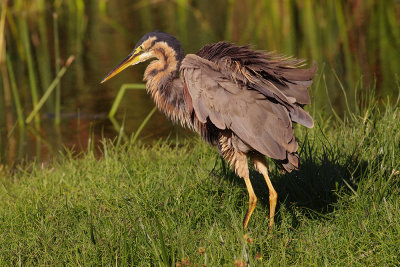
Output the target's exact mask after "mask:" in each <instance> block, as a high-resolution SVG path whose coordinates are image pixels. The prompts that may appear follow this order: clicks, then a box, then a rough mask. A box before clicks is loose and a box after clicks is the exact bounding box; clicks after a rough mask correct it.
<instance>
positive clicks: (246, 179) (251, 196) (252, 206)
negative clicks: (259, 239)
mask: <svg viewBox="0 0 400 267" xmlns="http://www.w3.org/2000/svg"><path fill="white" fill-rule="evenodd" d="M243 178H244V182H245V183H246V187H247V192H249V208H248V209H247V212H246V216H245V217H244V219H243V229H246V227H247V224H248V223H249V220H250V217H251V214H252V213H253V211H254V209H255V208H256V204H257V197H256V194H254V190H253V187H252V186H251V182H250V178H249V174H247V176H245V177H243Z"/></svg>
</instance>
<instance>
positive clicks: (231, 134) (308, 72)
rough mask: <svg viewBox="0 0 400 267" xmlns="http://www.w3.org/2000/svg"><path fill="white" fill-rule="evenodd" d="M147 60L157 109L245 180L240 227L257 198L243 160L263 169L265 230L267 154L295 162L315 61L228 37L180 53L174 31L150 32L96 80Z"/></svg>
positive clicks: (307, 121)
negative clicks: (194, 135) (244, 206)
mask: <svg viewBox="0 0 400 267" xmlns="http://www.w3.org/2000/svg"><path fill="white" fill-rule="evenodd" d="M150 59H152V61H151V62H150V64H148V66H147V67H146V70H145V72H144V78H143V80H144V81H145V82H146V88H147V92H148V93H149V94H150V95H151V97H152V98H153V100H154V102H155V104H156V106H157V107H158V109H159V110H160V111H161V112H163V113H165V115H166V116H167V117H168V118H169V119H170V120H172V121H173V122H175V123H180V124H182V125H183V126H185V127H188V128H190V129H192V130H194V131H195V132H198V133H199V134H200V136H201V138H202V139H203V140H205V141H206V142H207V143H210V144H211V145H214V146H216V147H217V148H218V151H219V153H220V155H221V156H222V158H223V159H224V160H225V161H226V162H227V163H228V164H229V165H230V166H231V168H232V169H233V170H234V171H235V173H236V174H237V175H238V176H239V177H241V178H243V179H244V182H245V185H246V188H247V191H248V196H249V206H248V209H247V211H246V215H245V217H244V219H243V229H246V228H247V225H248V223H249V220H250V217H251V215H252V214H253V211H254V209H255V207H256V203H257V196H256V195H255V193H254V189H253V186H252V184H251V181H250V174H249V166H248V164H249V162H248V160H250V162H251V163H252V164H253V165H254V168H255V170H256V171H257V172H259V173H261V174H262V175H263V177H264V179H265V182H266V185H267V187H268V192H269V225H268V230H270V229H271V228H272V227H273V225H274V217H275V209H276V204H277V198H278V194H277V192H276V191H275V189H274V187H273V185H272V182H271V179H270V178H269V175H268V168H267V161H266V157H269V158H271V159H273V160H275V161H276V162H277V163H278V166H280V168H281V170H282V171H287V172H291V171H292V170H297V169H298V168H299V155H298V153H297V150H298V142H297V140H296V138H295V136H294V129H293V125H294V123H298V124H301V125H303V126H305V127H308V128H312V127H313V126H314V121H313V119H312V117H311V115H310V114H309V113H308V112H307V111H305V110H304V109H303V108H304V106H305V105H306V104H310V102H311V99H310V95H309V92H308V88H309V87H310V86H311V85H312V80H313V78H314V76H315V74H316V70H317V64H316V63H314V64H313V66H311V67H309V68H304V66H305V60H301V59H296V58H293V57H286V56H282V55H280V54H277V53H275V52H265V51H261V50H254V49H252V48H251V47H250V46H249V45H247V46H237V45H235V44H233V43H230V42H226V41H220V42H217V43H213V44H208V45H205V46H204V47H203V48H201V49H200V50H199V51H198V52H197V53H196V54H187V55H185V53H184V50H183V48H182V45H181V43H180V42H179V41H178V40H177V39H176V38H175V37H174V36H173V35H171V34H169V33H165V32H162V31H152V32H149V33H147V34H145V35H144V36H143V37H142V38H141V39H140V40H139V41H138V42H137V44H136V45H135V47H134V49H133V51H132V52H131V53H130V54H129V55H128V56H127V57H126V58H125V59H124V60H123V61H122V62H121V63H120V64H118V65H117V66H116V67H115V68H114V69H112V70H111V71H110V72H109V73H108V74H107V75H106V76H105V78H104V79H103V80H102V81H101V83H104V82H105V81H107V80H108V79H110V78H111V77H113V76H115V75H117V74H118V73H120V72H121V71H122V70H124V69H126V68H127V67H129V66H133V65H136V64H138V63H140V62H144V61H147V60H150Z"/></svg>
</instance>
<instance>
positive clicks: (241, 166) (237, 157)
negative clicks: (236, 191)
mask: <svg viewBox="0 0 400 267" xmlns="http://www.w3.org/2000/svg"><path fill="white" fill-rule="evenodd" d="M229 162H230V163H231V165H233V167H234V169H235V172H236V174H237V175H239V176H240V177H242V178H243V179H244V182H245V183H246V188H247V192H248V193H249V208H248V209H247V212H246V216H245V217H244V219H243V229H246V227H247V224H248V223H249V220H250V217H251V214H253V211H254V209H255V208H256V204H257V197H256V194H255V193H254V190H253V186H252V185H251V182H250V176H249V166H248V164H247V156H246V155H245V154H244V153H241V152H238V151H234V152H233V153H232V156H231V157H230V158H229Z"/></svg>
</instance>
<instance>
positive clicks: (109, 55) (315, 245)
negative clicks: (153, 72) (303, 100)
mask: <svg viewBox="0 0 400 267" xmlns="http://www.w3.org/2000/svg"><path fill="white" fill-rule="evenodd" d="M0 8H1V15H0V70H1V82H0V163H1V165H0V181H1V183H0V265H2V266H3V265H17V264H19V265H61V264H63V265H64V264H65V265H85V266H86V265H118V264H119V265H121V264H122V265H149V264H151V265H180V266H182V265H194V264H197V265H201V264H205V265H209V266H215V265H234V264H236V265H238V266H242V265H246V264H250V265H277V264H279V265H318V266H319V265H352V266H353V265H362V266H365V265H372V264H374V265H399V264H400V259H399V255H398V252H397V251H398V248H399V247H400V241H399V240H400V227H399V225H400V213H399V189H400V178H399V177H400V175H399V170H400V157H399V156H398V155H399V152H400V151H399V150H400V135H399V133H400V131H399V130H400V123H399V108H398V104H399V98H398V96H399V89H400V86H399V78H398V74H399V72H400V53H399V47H400V2H399V1H396V0H387V1H379V0H366V1H362V0H351V1H340V0H339V1H317V0H298V1H289V0H288V1H274V0H262V1H256V0H245V1H235V0H226V1H209V0H205V1H197V0H191V1H190V0H173V1H172V0H171V1H167V0H164V1H163V0H158V1H145V0H143V1H127V0H115V1H106V0H78V1H68V0H55V1H47V0H34V1H26V0H13V1H11V0H8V1H7V0H5V1H2V2H1V7H0ZM155 29H159V30H164V31H167V32H170V33H172V34H174V35H175V36H177V37H178V39H179V40H180V41H181V42H182V44H183V46H184V48H185V50H186V52H187V53H194V52H196V51H197V50H198V49H199V48H200V47H202V46H203V45H204V44H206V43H210V42H215V41H219V40H222V39H224V40H228V41H231V42H234V43H236V44H240V45H244V44H252V45H253V47H254V48H257V49H263V50H275V51H277V52H279V53H282V54H286V55H294V56H296V57H299V58H305V59H307V61H308V62H312V61H316V62H317V63H318V65H319V71H318V76H317V77H316V78H315V82H314V85H313V87H312V89H311V95H312V105H310V106H309V107H308V109H309V111H310V113H311V114H312V115H313V117H314V118H315V121H316V127H315V128H314V129H312V130H305V129H302V128H300V127H298V128H297V127H296V134H297V135H298V138H299V140H300V141H301V142H302V143H301V144H302V145H301V148H300V154H301V157H302V168H301V170H300V171H298V172H295V173H292V174H284V175H283V174H280V173H279V172H278V171H277V169H276V166H275V165H274V164H273V162H272V161H271V162H270V171H271V177H272V179H273V183H274V185H275V186H276V188H277V192H278V194H279V207H278V214H277V223H276V227H275V229H274V231H273V232H272V233H271V234H268V233H267V232H266V229H267V228H266V225H267V223H268V222H267V219H266V214H267V211H266V209H267V207H268V201H267V198H266V196H267V192H266V190H265V188H266V186H265V184H264V183H263V182H262V179H261V178H260V177H258V176H257V174H256V173H252V175H253V176H254V178H253V182H254V183H256V184H258V186H257V192H256V193H257V196H259V198H260V199H261V201H260V202H261V204H260V205H258V206H257V209H256V211H255V214H254V217H253V218H252V220H251V222H250V225H249V229H248V232H244V231H243V230H242V229H241V221H240V220H241V218H243V215H244V212H245V211H246V208H247V193H246V189H245V186H244V185H243V182H242V181H241V180H240V179H238V178H237V177H236V176H235V175H234V174H233V173H232V172H231V171H230V170H229V168H228V167H227V166H225V165H224V164H223V163H222V162H221V161H220V159H219V158H218V154H217V152H216V151H215V150H214V149H213V148H210V147H208V146H206V145H203V144H202V143H201V141H200V140H199V139H198V138H197V137H194V135H192V134H191V133H190V132H188V131H185V130H184V129H181V128H180V127H179V126H172V125H171V124H170V123H169V122H168V121H167V120H166V119H165V118H164V117H163V115H162V114H159V113H158V112H156V113H154V115H152V114H153V112H152V108H153V104H152V101H151V100H150V98H149V97H148V96H147V95H146V94H145V92H144V91H143V90H126V91H125V95H124V97H122V98H121V101H120V102H118V101H117V102H115V103H117V104H118V105H117V106H116V107H118V109H117V108H116V109H115V110H114V111H117V112H116V113H115V115H112V116H110V114H109V111H110V108H111V106H112V103H113V101H114V99H118V97H117V98H116V96H117V93H118V88H120V87H121V85H122V84H123V83H125V82H132V83H140V82H141V79H142V74H143V70H144V68H145V65H140V66H137V68H132V70H128V71H125V72H124V73H121V75H119V76H118V78H116V79H113V80H111V81H110V82H109V83H107V84H106V85H99V81H100V80H101V79H102V78H103V77H104V75H105V74H106V73H108V71H109V70H110V69H111V68H112V67H113V66H114V65H116V64H117V63H119V62H120V61H121V60H122V59H123V58H125V56H126V55H127V54H128V53H130V51H131V50H132V48H133V46H134V44H135V43H136V41H137V40H138V39H139V38H140V37H141V36H142V35H143V34H144V33H146V32H148V31H152V30H155ZM132 87H133V88H143V86H141V85H139V86H138V85H134V86H132V85H125V87H123V88H132ZM121 92H122V91H121ZM149 115H150V116H151V115H152V116H151V117H150V116H149ZM160 138H162V139H160Z"/></svg>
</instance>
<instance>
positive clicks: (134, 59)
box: [101, 46, 151, 83]
mask: <svg viewBox="0 0 400 267" xmlns="http://www.w3.org/2000/svg"><path fill="white" fill-rule="evenodd" d="M150 57H151V55H150V53H146V52H145V51H144V50H143V49H142V48H141V47H140V46H139V47H138V48H136V50H135V51H133V52H132V53H130V54H129V56H127V57H126V58H125V59H124V60H123V61H122V62H121V63H119V64H118V65H117V66H116V67H115V68H114V69H113V70H112V71H110V73H108V74H107V76H106V77H105V78H104V79H103V80H102V81H101V83H104V82H105V81H107V80H109V79H111V78H112V77H114V76H115V75H117V74H118V73H120V72H121V71H123V70H124V69H126V68H127V67H129V66H132V65H136V64H138V63H140V62H143V61H145V60H147V59H148V58H150Z"/></svg>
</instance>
